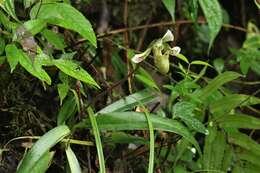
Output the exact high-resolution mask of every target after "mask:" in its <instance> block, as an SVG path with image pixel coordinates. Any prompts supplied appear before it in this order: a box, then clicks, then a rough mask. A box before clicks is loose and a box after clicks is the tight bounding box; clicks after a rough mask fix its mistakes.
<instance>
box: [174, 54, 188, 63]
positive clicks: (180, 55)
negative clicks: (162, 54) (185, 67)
mask: <svg viewBox="0 0 260 173" xmlns="http://www.w3.org/2000/svg"><path fill="white" fill-rule="evenodd" d="M175 56H176V57H177V58H179V59H180V60H182V61H184V62H186V63H189V60H188V59H187V58H186V57H185V56H184V55H183V54H181V53H179V54H177V55H175Z"/></svg>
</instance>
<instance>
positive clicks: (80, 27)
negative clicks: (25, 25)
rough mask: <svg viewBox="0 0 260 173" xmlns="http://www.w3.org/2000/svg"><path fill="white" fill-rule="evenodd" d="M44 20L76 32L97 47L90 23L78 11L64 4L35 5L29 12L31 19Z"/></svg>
mask: <svg viewBox="0 0 260 173" xmlns="http://www.w3.org/2000/svg"><path fill="white" fill-rule="evenodd" d="M36 15H37V18H39V19H46V21H47V22H48V23H50V24H53V25H58V26H61V27H64V28H66V29H70V30H73V31H75V32H78V33H79V34H80V35H81V36H82V37H84V38H85V39H87V40H88V41H89V42H90V43H91V44H92V45H93V46H95V47H96V46H97V41H96V36H95V33H94V31H93V29H92V26H91V24H90V22H89V21H88V20H87V19H86V18H85V17H84V16H83V14H81V13H80V12H79V11H78V10H76V9H75V8H74V7H72V6H71V5H69V4H66V3H45V4H40V3H38V4H36V5H35V6H34V7H33V8H32V10H31V12H30V16H31V19H35V18H36Z"/></svg>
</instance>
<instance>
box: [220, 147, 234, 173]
mask: <svg viewBox="0 0 260 173" xmlns="http://www.w3.org/2000/svg"><path fill="white" fill-rule="evenodd" d="M233 150H234V149H233V146H232V145H226V147H225V153H224V158H223V164H222V170H223V171H224V172H228V169H229V168H230V165H231V164H232V162H233V157H234V156H235V153H234V151H233Z"/></svg>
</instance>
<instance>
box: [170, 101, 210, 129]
mask: <svg viewBox="0 0 260 173" xmlns="http://www.w3.org/2000/svg"><path fill="white" fill-rule="evenodd" d="M195 108H196V105H194V104H192V103H190V102H187V101H182V102H178V103H176V104H175V105H174V106H173V109H172V113H173V118H180V119H181V120H182V121H184V123H185V124H187V126H188V127H191V128H193V129H194V130H196V131H197V132H200V133H203V134H208V130H207V129H206V128H205V126H204V125H203V124H202V122H200V121H199V120H198V119H197V118H195V114H194V113H193V111H194V109H195Z"/></svg>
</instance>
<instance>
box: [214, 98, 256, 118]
mask: <svg viewBox="0 0 260 173" xmlns="http://www.w3.org/2000/svg"><path fill="white" fill-rule="evenodd" d="M256 104H260V99H259V98H257V97H254V96H250V95H245V94H230V95H227V96H224V97H222V98H221V99H219V100H217V101H215V102H212V103H211V104H210V105H209V108H210V111H211V112H212V113H213V114H214V113H219V112H223V113H228V112H230V111H231V110H232V109H234V108H236V107H240V106H241V107H242V106H250V105H256Z"/></svg>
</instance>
